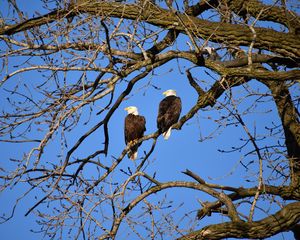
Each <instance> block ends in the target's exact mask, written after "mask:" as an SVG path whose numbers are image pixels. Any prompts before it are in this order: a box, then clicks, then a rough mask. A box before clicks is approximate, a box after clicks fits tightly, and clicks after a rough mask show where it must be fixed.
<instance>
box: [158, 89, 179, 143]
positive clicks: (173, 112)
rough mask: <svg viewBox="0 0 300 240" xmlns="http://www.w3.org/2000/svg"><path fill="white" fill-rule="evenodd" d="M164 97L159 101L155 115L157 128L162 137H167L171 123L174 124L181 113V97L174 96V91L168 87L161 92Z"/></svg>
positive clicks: (169, 133)
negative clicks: (156, 114)
mask: <svg viewBox="0 0 300 240" xmlns="http://www.w3.org/2000/svg"><path fill="white" fill-rule="evenodd" d="M163 95H164V96H165V98H164V99H163V100H162V101H161V102H160V104H159V109H158V116H157V128H158V130H159V132H160V133H162V134H163V136H164V139H165V140H167V139H169V137H170V135H171V129H172V125H173V124H175V123H176V122H177V121H178V119H179V116H180V113H181V99H180V98H179V97H177V96H176V91H175V90H173V89H169V90H167V91H165V92H163Z"/></svg>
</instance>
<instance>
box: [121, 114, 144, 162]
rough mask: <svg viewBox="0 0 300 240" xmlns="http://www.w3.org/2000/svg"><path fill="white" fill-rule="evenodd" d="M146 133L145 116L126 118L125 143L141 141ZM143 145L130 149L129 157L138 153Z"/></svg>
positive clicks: (130, 115)
mask: <svg viewBox="0 0 300 240" xmlns="http://www.w3.org/2000/svg"><path fill="white" fill-rule="evenodd" d="M145 131H146V119H145V118H144V117H143V116H139V115H133V114H128V115H127V116H126V118H125V126H124V136H125V143H126V144H128V143H129V142H131V141H133V140H135V139H139V138H141V137H143V136H144V132H145ZM140 145H141V143H140V144H137V145H135V146H133V147H132V148H131V149H130V152H131V153H130V154H129V157H130V156H131V155H132V154H134V153H135V152H137V149H138V147H139V146H140Z"/></svg>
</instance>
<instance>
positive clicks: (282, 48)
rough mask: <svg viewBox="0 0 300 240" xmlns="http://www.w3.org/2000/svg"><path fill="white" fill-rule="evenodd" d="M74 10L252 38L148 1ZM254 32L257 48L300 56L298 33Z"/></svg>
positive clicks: (212, 36)
mask: <svg viewBox="0 0 300 240" xmlns="http://www.w3.org/2000/svg"><path fill="white" fill-rule="evenodd" d="M73 10H74V12H72V14H80V13H89V14H92V15H96V16H103V17H117V18H121V17H122V18H126V19H139V20H141V21H145V22H147V23H150V24H153V25H156V26H160V27H163V28H173V29H175V30H177V31H180V32H185V31H186V30H188V31H189V32H191V33H193V34H194V36H195V37H199V38H201V39H205V40H207V39H209V40H210V41H213V42H218V43H222V42H231V43H232V44H237V45H242V46H249V45H250V44H251V42H252V40H253V36H252V32H251V30H250V29H249V28H248V27H245V26H241V25H237V24H229V23H219V22H211V21H207V20H202V19H199V18H197V17H192V16H187V15H184V14H180V13H176V14H174V13H173V12H172V11H169V10H165V9H162V8H159V7H158V6H156V5H153V4H146V5H145V8H144V9H143V11H142V13H143V14H142V15H141V10H140V7H139V6H138V5H134V4H123V3H117V2H98V1H97V2H96V1H87V0H81V1H78V4H77V5H75V6H74V9H73ZM66 14H67V12H66V11H54V12H52V13H49V14H46V15H44V16H42V17H39V18H32V19H30V20H26V21H24V22H22V23H19V24H16V25H13V26H6V27H5V28H2V29H0V35H12V34H14V33H17V32H20V31H24V30H27V29H30V28H33V27H34V26H41V25H44V24H46V23H48V22H51V21H54V20H56V19H60V18H62V17H63V16H64V15H65V16H67V15H66ZM177 16H179V18H180V19H181V20H182V22H184V23H185V26H182V24H181V23H180V22H179V20H178V17H177ZM255 32H256V34H257V38H256V41H255V44H254V47H255V48H260V49H265V50H268V51H274V52H277V53H279V54H282V55H286V56H291V57H300V51H299V49H300V39H299V38H298V37H297V36H296V35H295V34H292V33H281V32H277V31H274V30H272V29H267V28H255Z"/></svg>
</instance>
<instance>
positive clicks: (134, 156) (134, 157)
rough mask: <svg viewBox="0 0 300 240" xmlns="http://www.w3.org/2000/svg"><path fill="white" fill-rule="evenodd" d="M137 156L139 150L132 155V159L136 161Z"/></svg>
mask: <svg viewBox="0 0 300 240" xmlns="http://www.w3.org/2000/svg"><path fill="white" fill-rule="evenodd" d="M137 156H138V153H137V152H134V153H133V154H132V155H131V156H130V159H131V160H133V161H134V160H135V159H137Z"/></svg>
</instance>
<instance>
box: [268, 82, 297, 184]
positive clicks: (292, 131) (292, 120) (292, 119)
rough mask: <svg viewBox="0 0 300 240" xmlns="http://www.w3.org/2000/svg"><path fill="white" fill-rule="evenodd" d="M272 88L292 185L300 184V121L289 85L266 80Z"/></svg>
mask: <svg viewBox="0 0 300 240" xmlns="http://www.w3.org/2000/svg"><path fill="white" fill-rule="evenodd" d="M265 84H266V85H267V86H268V87H269V88H270V90H271V92H272V94H273V96H274V100H275V103H276V106H277V110H278V113H279V116H280V118H281V121H282V126H283V131H284V135H285V144H286V148H287V153H288V158H289V162H290V171H291V185H292V186H293V187H294V188H297V189H299V186H300V123H299V118H298V111H297V109H296V108H295V106H294V104H293V101H292V99H291V95H290V92H289V89H288V87H287V86H286V84H285V83H278V82H266V83H265Z"/></svg>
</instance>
